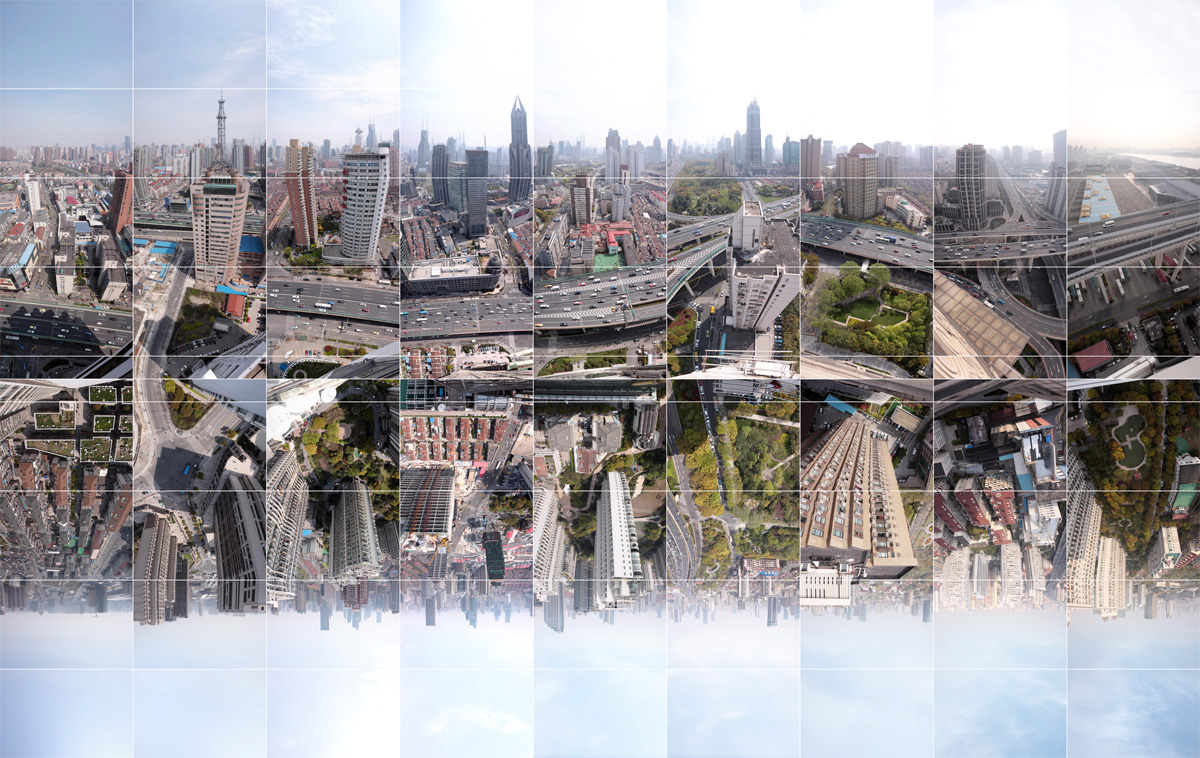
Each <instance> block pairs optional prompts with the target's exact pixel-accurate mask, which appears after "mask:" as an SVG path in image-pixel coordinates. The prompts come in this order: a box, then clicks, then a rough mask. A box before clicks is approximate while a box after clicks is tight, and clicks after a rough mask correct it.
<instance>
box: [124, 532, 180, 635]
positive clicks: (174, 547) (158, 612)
mask: <svg viewBox="0 0 1200 758" xmlns="http://www.w3.org/2000/svg"><path fill="white" fill-rule="evenodd" d="M178 549H179V546H178V541H177V540H176V538H175V537H173V536H172V535H171V528H170V524H169V523H168V522H167V520H166V519H165V518H162V517H160V516H158V515H157V514H154V513H150V514H148V515H147V516H146V521H145V522H144V523H143V524H142V538H141V540H139V541H138V544H137V559H136V561H135V562H134V568H133V576H134V579H135V581H134V583H133V620H134V621H136V622H137V623H139V624H161V623H163V622H164V621H166V620H167V618H166V616H167V606H168V605H169V604H171V603H173V602H174V592H175V583H174V582H172V581H168V580H169V579H170V578H172V577H173V576H174V568H175V556H176V554H177V552H178Z"/></svg>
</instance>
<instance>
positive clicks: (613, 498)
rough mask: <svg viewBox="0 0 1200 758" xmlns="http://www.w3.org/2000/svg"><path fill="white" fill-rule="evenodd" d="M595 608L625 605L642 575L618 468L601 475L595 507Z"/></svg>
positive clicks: (629, 503) (624, 484)
mask: <svg viewBox="0 0 1200 758" xmlns="http://www.w3.org/2000/svg"><path fill="white" fill-rule="evenodd" d="M595 546H596V551H595V555H596V559H595V560H596V564H595V568H596V573H595V576H596V595H595V606H594V607H595V609H596V610H614V609H616V608H623V607H629V606H631V605H632V604H633V602H634V600H635V599H636V593H637V585H638V580H640V579H641V578H642V558H641V553H640V552H639V550H638V544H637V528H636V527H635V525H634V522H633V503H632V501H631V500H630V497H629V482H628V481H627V480H626V479H625V474H623V473H621V472H620V471H610V472H608V473H607V474H606V475H605V479H604V489H603V490H602V491H601V493H600V504H599V506H598V507H597V509H596V536H595Z"/></svg>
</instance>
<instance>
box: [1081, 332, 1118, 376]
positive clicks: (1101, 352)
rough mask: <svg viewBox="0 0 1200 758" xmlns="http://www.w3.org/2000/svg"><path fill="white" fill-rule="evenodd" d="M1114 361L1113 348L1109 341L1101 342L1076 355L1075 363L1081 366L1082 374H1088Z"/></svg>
mask: <svg viewBox="0 0 1200 758" xmlns="http://www.w3.org/2000/svg"><path fill="white" fill-rule="evenodd" d="M1112 359H1113V354H1112V348H1110V347H1109V346H1108V340H1101V341H1100V342H1097V343H1096V344H1094V345H1092V346H1091V347H1088V348H1084V349H1083V350H1080V351H1079V352H1078V353H1075V363H1076V365H1078V366H1079V373H1081V374H1086V373H1087V372H1089V371H1094V370H1096V369H1098V368H1100V367H1102V366H1105V365H1107V364H1108V362H1109V361H1111V360H1112Z"/></svg>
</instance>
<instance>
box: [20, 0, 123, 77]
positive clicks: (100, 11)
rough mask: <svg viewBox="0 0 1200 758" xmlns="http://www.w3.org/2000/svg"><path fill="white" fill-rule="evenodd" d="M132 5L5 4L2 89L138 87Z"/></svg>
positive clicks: (78, 1) (82, 1) (82, 0)
mask: <svg viewBox="0 0 1200 758" xmlns="http://www.w3.org/2000/svg"><path fill="white" fill-rule="evenodd" d="M132 8H133V6H132V4H131V3H130V2H129V0H58V1H57V2H54V3H46V2H28V1H26V0H4V2H3V3H0V29H3V30H4V44H3V45H0V87H130V86H133V24H132V23H131V22H132V16H133V10H132Z"/></svg>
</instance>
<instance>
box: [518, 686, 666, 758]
mask: <svg viewBox="0 0 1200 758" xmlns="http://www.w3.org/2000/svg"><path fill="white" fill-rule="evenodd" d="M666 709H667V673H666V671H664V670H657V671H580V670H563V671H551V670H539V671H538V672H537V673H536V676H535V679H534V720H535V721H534V723H535V724H536V725H537V728H536V731H535V733H534V755H535V756H538V757H539V758H540V757H542V756H546V757H547V758H548V757H549V756H554V757H555V758H568V756H569V757H570V758H610V757H611V756H615V755H620V756H625V758H641V757H642V756H661V755H663V754H664V753H666V750H667V722H666V718H665V716H666Z"/></svg>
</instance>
